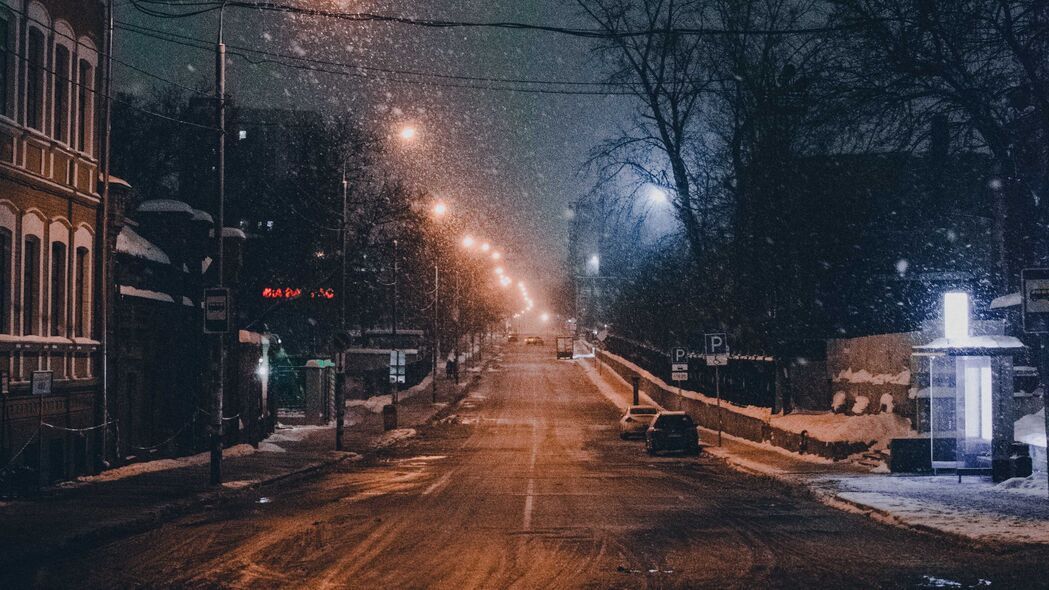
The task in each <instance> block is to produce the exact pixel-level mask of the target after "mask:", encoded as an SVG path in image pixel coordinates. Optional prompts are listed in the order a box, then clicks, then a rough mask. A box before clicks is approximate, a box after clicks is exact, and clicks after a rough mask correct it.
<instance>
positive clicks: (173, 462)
mask: <svg viewBox="0 0 1049 590" xmlns="http://www.w3.org/2000/svg"><path fill="white" fill-rule="evenodd" d="M254 452H255V448H254V447H252V446H251V445H248V444H241V445H237V446H235V447H230V448H228V449H226V450H224V451H223V452H222V457H223V458H224V459H232V458H234V457H246V456H248V455H251V454H253V453H254ZM209 461H211V453H210V452H209V451H205V452H203V453H197V454H196V455H190V456H188V457H179V458H178V459H158V460H156V461H146V462H144V463H134V464H132V465H126V466H124V467H119V468H117V469H110V470H109V471H103V472H102V473H100V474H98V475H91V476H87V477H80V478H77V480H76V483H93V482H99V481H116V480H120V479H126V478H128V477H134V476H136V475H144V474H146V473H156V472H157V471H167V470H169V469H181V468H183V467H192V466H194V465H204V464H206V463H208V462H209ZM74 485H75V484H74Z"/></svg>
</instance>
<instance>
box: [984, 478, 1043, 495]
mask: <svg viewBox="0 0 1049 590" xmlns="http://www.w3.org/2000/svg"><path fill="white" fill-rule="evenodd" d="M994 489H996V490H1000V491H1005V492H1010V493H1013V494H1023V495H1026V496H1036V497H1038V498H1045V497H1047V496H1049V479H1046V477H1045V474H1044V473H1036V474H1034V475H1031V476H1030V477H1014V478H1012V479H1007V480H1005V481H1003V482H1002V483H1000V484H998V485H996V486H994Z"/></svg>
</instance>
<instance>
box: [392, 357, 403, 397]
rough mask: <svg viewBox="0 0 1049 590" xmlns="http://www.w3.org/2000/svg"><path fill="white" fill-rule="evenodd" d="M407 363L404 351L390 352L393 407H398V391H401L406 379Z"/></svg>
mask: <svg viewBox="0 0 1049 590" xmlns="http://www.w3.org/2000/svg"><path fill="white" fill-rule="evenodd" d="M405 376H406V374H405V363H404V351H403V350H391V351H390V383H391V384H392V385H393V405H397V390H398V389H400V386H401V384H402V383H404V378H405Z"/></svg>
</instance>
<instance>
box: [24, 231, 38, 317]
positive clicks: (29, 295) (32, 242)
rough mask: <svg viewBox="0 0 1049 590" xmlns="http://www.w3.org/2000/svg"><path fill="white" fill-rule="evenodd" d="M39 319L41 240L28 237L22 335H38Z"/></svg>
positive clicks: (26, 242) (25, 252) (26, 243)
mask: <svg viewBox="0 0 1049 590" xmlns="http://www.w3.org/2000/svg"><path fill="white" fill-rule="evenodd" d="M39 318H40V238H38V237H36V236H26V238H25V243H24V245H23V246H22V334H24V335H27V336H28V335H30V334H36V333H37V332H38V329H37V327H38V326H39V325H40V322H39Z"/></svg>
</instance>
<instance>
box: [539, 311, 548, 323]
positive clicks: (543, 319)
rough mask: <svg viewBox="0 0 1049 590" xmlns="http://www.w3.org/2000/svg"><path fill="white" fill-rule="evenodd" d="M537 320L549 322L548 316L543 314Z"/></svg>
mask: <svg viewBox="0 0 1049 590" xmlns="http://www.w3.org/2000/svg"><path fill="white" fill-rule="evenodd" d="M539 319H540V320H542V321H544V322H549V321H550V314H548V313H543V315H541V316H539Z"/></svg>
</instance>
